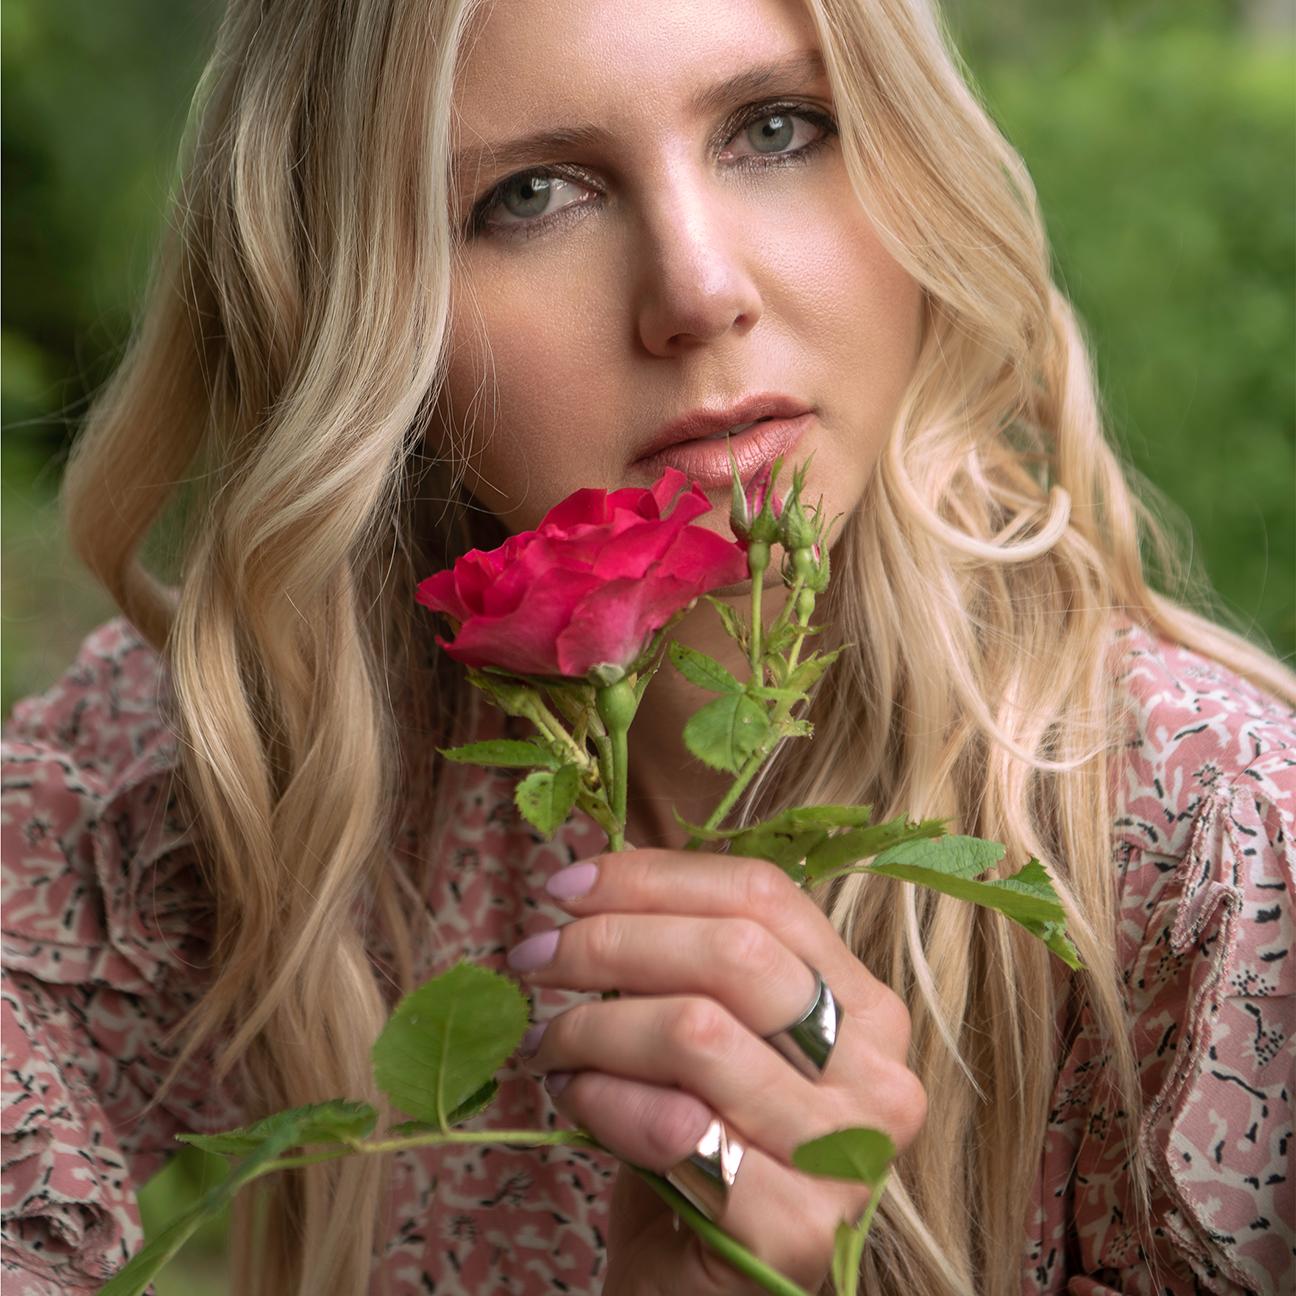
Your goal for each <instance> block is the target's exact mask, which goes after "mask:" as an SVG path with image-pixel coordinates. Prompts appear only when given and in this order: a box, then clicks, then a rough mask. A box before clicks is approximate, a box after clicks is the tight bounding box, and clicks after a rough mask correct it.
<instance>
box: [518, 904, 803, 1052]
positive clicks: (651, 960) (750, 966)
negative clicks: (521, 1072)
mask: <svg viewBox="0 0 1296 1296" xmlns="http://www.w3.org/2000/svg"><path fill="white" fill-rule="evenodd" d="M541 959H545V960H546V961H545V962H543V963H541V964H540V966H538V967H534V966H531V965H532V964H533V963H534V962H536V961H537V960H541ZM509 965H510V966H511V967H512V968H513V969H514V971H518V972H524V973H525V974H526V978H527V980H528V981H529V982H530V983H531V984H533V985H548V986H562V987H565V988H571V989H573V990H620V991H623V992H625V993H627V994H656V995H662V994H681V995H684V994H695V995H702V994H705V995H708V996H710V997H711V998H713V999H715V1000H716V1001H717V1002H719V1003H721V1004H723V1005H724V1007H726V1008H727V1009H728V1010H729V1012H730V1013H732V1014H733V1016H734V1017H736V1018H737V1019H738V1020H739V1021H741V1022H743V1023H744V1024H745V1025H746V1026H747V1027H748V1029H749V1030H751V1031H752V1032H754V1033H755V1034H757V1035H771V1034H773V1033H774V1032H775V1031H779V1030H783V1029H784V1028H785V1027H787V1026H788V1025H790V1024H791V1023H792V1022H794V1021H798V1020H799V1019H800V1018H801V1016H802V1014H803V1013H804V1012H805V1010H806V1009H807V1007H808V1006H809V1005H810V1003H811V1000H812V999H813V997H814V992H815V988H816V982H815V977H814V973H813V972H811V970H810V968H809V967H808V966H807V964H806V963H805V962H804V960H802V959H800V958H798V957H797V956H796V955H795V954H793V953H792V951H791V950H789V949H788V947H787V946H786V945H784V944H783V942H782V941H780V940H779V939H778V937H777V936H775V935H773V933H771V932H770V931H769V930H768V929H767V928H765V927H763V926H761V925H760V924H759V923H757V922H754V921H752V919H750V918H692V917H678V916H675V915H667V914H638V915H635V916H634V917H633V918H632V919H629V920H627V919H626V918H625V917H624V916H623V915H620V914H613V913H596V914H593V915H591V916H590V917H588V918H585V919H582V920H581V921H579V922H573V923H569V924H567V925H566V926H565V927H560V928H558V929H557V933H556V936H555V933H553V932H542V933H540V934H539V935H538V936H532V937H530V938H529V939H527V940H525V941H523V942H522V943H521V944H519V945H518V946H516V947H515V949H514V950H513V951H512V952H511V953H510V954H509Z"/></svg>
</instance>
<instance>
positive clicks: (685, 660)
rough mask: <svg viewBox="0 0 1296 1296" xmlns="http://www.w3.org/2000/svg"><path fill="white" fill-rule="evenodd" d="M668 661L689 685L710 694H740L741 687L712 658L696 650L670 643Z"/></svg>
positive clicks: (680, 644)
mask: <svg viewBox="0 0 1296 1296" xmlns="http://www.w3.org/2000/svg"><path fill="white" fill-rule="evenodd" d="M670 659H671V663H672V664H673V665H674V667H675V669H676V670H677V671H679V673H680V674H681V675H683V676H684V678H685V679H686V680H688V681H689V683H690V684H696V685H697V686H698V688H703V689H706V690H707V691H708V692H710V693H741V692H742V691H743V686H742V685H741V684H740V683H739V682H738V681H737V680H736V679H735V678H734V676H733V675H732V674H730V672H729V671H728V670H727V669H726V668H725V667H724V666H722V665H721V664H720V663H719V662H718V661H716V659H715V658H714V657H708V656H707V654H706V653H704V652H698V651H697V649H696V648H689V647H687V646H686V645H685V644H682V643H672V644H671V646H670Z"/></svg>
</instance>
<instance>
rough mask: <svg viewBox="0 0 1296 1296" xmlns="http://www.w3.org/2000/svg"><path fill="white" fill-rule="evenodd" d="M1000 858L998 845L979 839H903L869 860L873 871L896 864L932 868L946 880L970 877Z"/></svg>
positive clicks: (984, 869) (1001, 850) (982, 871)
mask: <svg viewBox="0 0 1296 1296" xmlns="http://www.w3.org/2000/svg"><path fill="white" fill-rule="evenodd" d="M1003 857H1004V848H1003V847H1002V846H1001V845H1000V844H999V843H998V842H992V841H985V840H983V839H982V838H980V837H947V836H944V835H942V836H939V837H934V838H930V839H927V840H924V839H922V838H905V839H904V840H901V841H898V842H897V843H896V844H895V845H894V846H891V847H889V848H888V849H887V850H885V851H883V852H882V853H881V854H880V855H879V856H878V857H877V859H875V860H874V861H873V868H874V870H875V871H878V870H880V869H884V868H886V867H888V866H890V865H893V864H899V865H904V866H907V867H916V868H926V869H935V870H937V871H938V872H940V873H944V874H948V875H949V876H950V877H957V878H974V877H980V876H981V874H982V873H984V872H985V871H986V869H988V868H993V867H994V866H995V865H996V864H998V863H999V861H1000V860H1001V859H1003Z"/></svg>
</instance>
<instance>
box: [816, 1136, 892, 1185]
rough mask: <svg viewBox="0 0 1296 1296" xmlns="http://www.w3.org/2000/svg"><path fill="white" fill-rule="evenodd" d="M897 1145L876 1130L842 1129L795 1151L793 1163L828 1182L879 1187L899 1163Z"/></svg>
mask: <svg viewBox="0 0 1296 1296" xmlns="http://www.w3.org/2000/svg"><path fill="white" fill-rule="evenodd" d="M895 1155H896V1147H895V1144H894V1143H893V1142H892V1141H891V1140H890V1138H888V1137H887V1135H885V1134H883V1133H882V1131H881V1130H875V1129H862V1128H855V1129H841V1130H834V1131H833V1133H831V1134H824V1135H822V1136H821V1137H819V1138H817V1139H811V1140H810V1142H809V1143H802V1144H801V1145H800V1146H799V1147H796V1148H794V1149H793V1150H792V1164H793V1165H794V1166H796V1168H797V1169H798V1170H802V1171H804V1172H805V1173H806V1174H812V1175H819V1176H820V1177H822V1178H825V1179H852V1180H854V1181H855V1182H856V1183H862V1184H866V1185H867V1186H868V1187H869V1188H876V1187H877V1186H878V1184H879V1183H880V1182H881V1181H882V1180H883V1179H884V1178H885V1177H886V1173H887V1170H888V1169H889V1168H890V1166H891V1162H892V1161H894V1160H895Z"/></svg>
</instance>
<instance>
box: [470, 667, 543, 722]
mask: <svg viewBox="0 0 1296 1296" xmlns="http://www.w3.org/2000/svg"><path fill="white" fill-rule="evenodd" d="M468 683H469V684H471V685H472V686H473V687H474V688H477V689H480V690H481V691H482V692H483V693H485V694H486V696H487V697H488V698H490V700H491V701H492V702H494V703H495V705H496V706H497V707H499V709H500V710H501V711H503V712H504V714H505V715H511V716H527V715H530V714H531V712H532V710H533V709H534V707H535V704H536V703H537V702H538V701H539V700H540V690H539V689H538V688H536V687H535V686H534V685H532V684H529V683H526V682H524V681H522V680H520V679H518V678H517V677H516V676H513V675H505V674H501V673H500V672H498V671H494V670H491V669H490V668H489V667H488V668H487V669H485V670H476V669H470V670H469V671H468Z"/></svg>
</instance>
